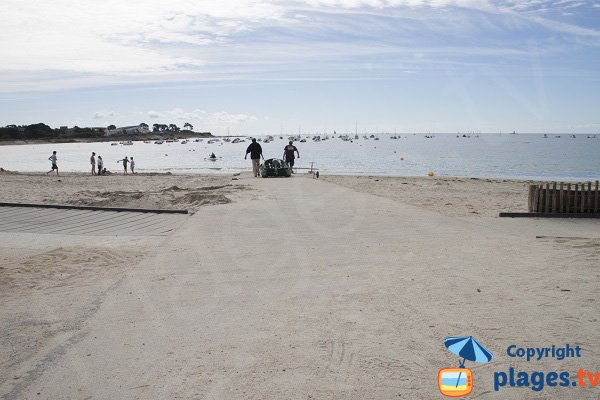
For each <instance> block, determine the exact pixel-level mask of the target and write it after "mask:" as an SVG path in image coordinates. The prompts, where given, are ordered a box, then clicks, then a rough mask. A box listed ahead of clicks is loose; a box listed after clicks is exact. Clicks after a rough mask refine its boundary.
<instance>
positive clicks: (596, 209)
mask: <svg viewBox="0 0 600 400" xmlns="http://www.w3.org/2000/svg"><path fill="white" fill-rule="evenodd" d="M594 212H596V213H597V212H598V181H596V194H595V199H594Z"/></svg>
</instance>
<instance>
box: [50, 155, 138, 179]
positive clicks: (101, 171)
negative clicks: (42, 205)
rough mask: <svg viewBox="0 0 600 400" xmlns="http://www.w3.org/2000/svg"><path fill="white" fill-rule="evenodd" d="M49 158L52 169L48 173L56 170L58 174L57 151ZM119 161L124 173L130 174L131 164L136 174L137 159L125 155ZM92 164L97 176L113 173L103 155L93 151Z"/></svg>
mask: <svg viewBox="0 0 600 400" xmlns="http://www.w3.org/2000/svg"><path fill="white" fill-rule="evenodd" d="M48 160H49V161H50V162H51V163H52V169H50V171H48V172H46V175H48V174H49V173H51V172H53V171H56V175H58V157H57V156H56V151H53V152H52V155H51V156H50V157H48ZM117 162H118V163H123V174H124V175H127V174H128V169H127V168H128V166H129V171H131V173H132V174H135V161H134V160H133V157H129V158H127V156H125V157H124V158H123V159H121V160H119V161H117ZM90 164H91V165H92V175H97V176H106V175H111V174H112V173H111V172H110V171H109V170H107V169H106V168H105V167H104V160H103V159H102V156H100V155H99V156H98V157H96V153H95V152H92V156H91V157H90ZM96 166H97V167H98V169H96Z"/></svg>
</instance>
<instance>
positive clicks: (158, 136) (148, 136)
mask: <svg viewBox="0 0 600 400" xmlns="http://www.w3.org/2000/svg"><path fill="white" fill-rule="evenodd" d="M210 137H213V135H212V134H211V133H210V132H191V131H185V132H169V134H163V133H160V132H150V133H141V134H140V133H138V134H130V135H112V136H102V137H90V138H52V139H49V138H45V139H18V140H17V139H6V140H0V146H11V145H12V146H15V145H27V144H56V143H96V142H119V141H123V140H131V141H132V142H133V141H140V140H167V139H171V138H173V139H175V138H178V139H189V138H210Z"/></svg>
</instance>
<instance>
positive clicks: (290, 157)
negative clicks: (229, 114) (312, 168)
mask: <svg viewBox="0 0 600 400" xmlns="http://www.w3.org/2000/svg"><path fill="white" fill-rule="evenodd" d="M294 153H296V154H298V158H300V152H299V151H298V149H297V148H296V146H294V142H293V141H291V140H290V141H289V144H288V145H287V146H285V147H284V148H283V161H285V162H286V163H288V165H289V166H290V168H291V169H292V174H293V173H294V160H295V158H296V157H295V154H294ZM248 154H250V159H251V160H252V173H253V174H254V177H255V178H256V177H259V176H260V159H261V158H262V159H263V160H264V159H265V157H264V156H263V154H262V147H261V145H260V144H258V142H257V141H256V139H252V143H250V145H249V146H248V148H247V149H246V155H245V156H244V160H247V159H248Z"/></svg>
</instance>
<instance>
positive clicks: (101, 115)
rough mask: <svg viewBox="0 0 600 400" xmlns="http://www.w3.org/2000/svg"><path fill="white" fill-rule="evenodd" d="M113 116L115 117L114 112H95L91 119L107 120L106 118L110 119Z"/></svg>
mask: <svg viewBox="0 0 600 400" xmlns="http://www.w3.org/2000/svg"><path fill="white" fill-rule="evenodd" d="M114 116H115V112H114V111H108V112H101V111H96V112H95V113H94V115H93V116H92V118H93V119H107V118H112V117H114Z"/></svg>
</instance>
